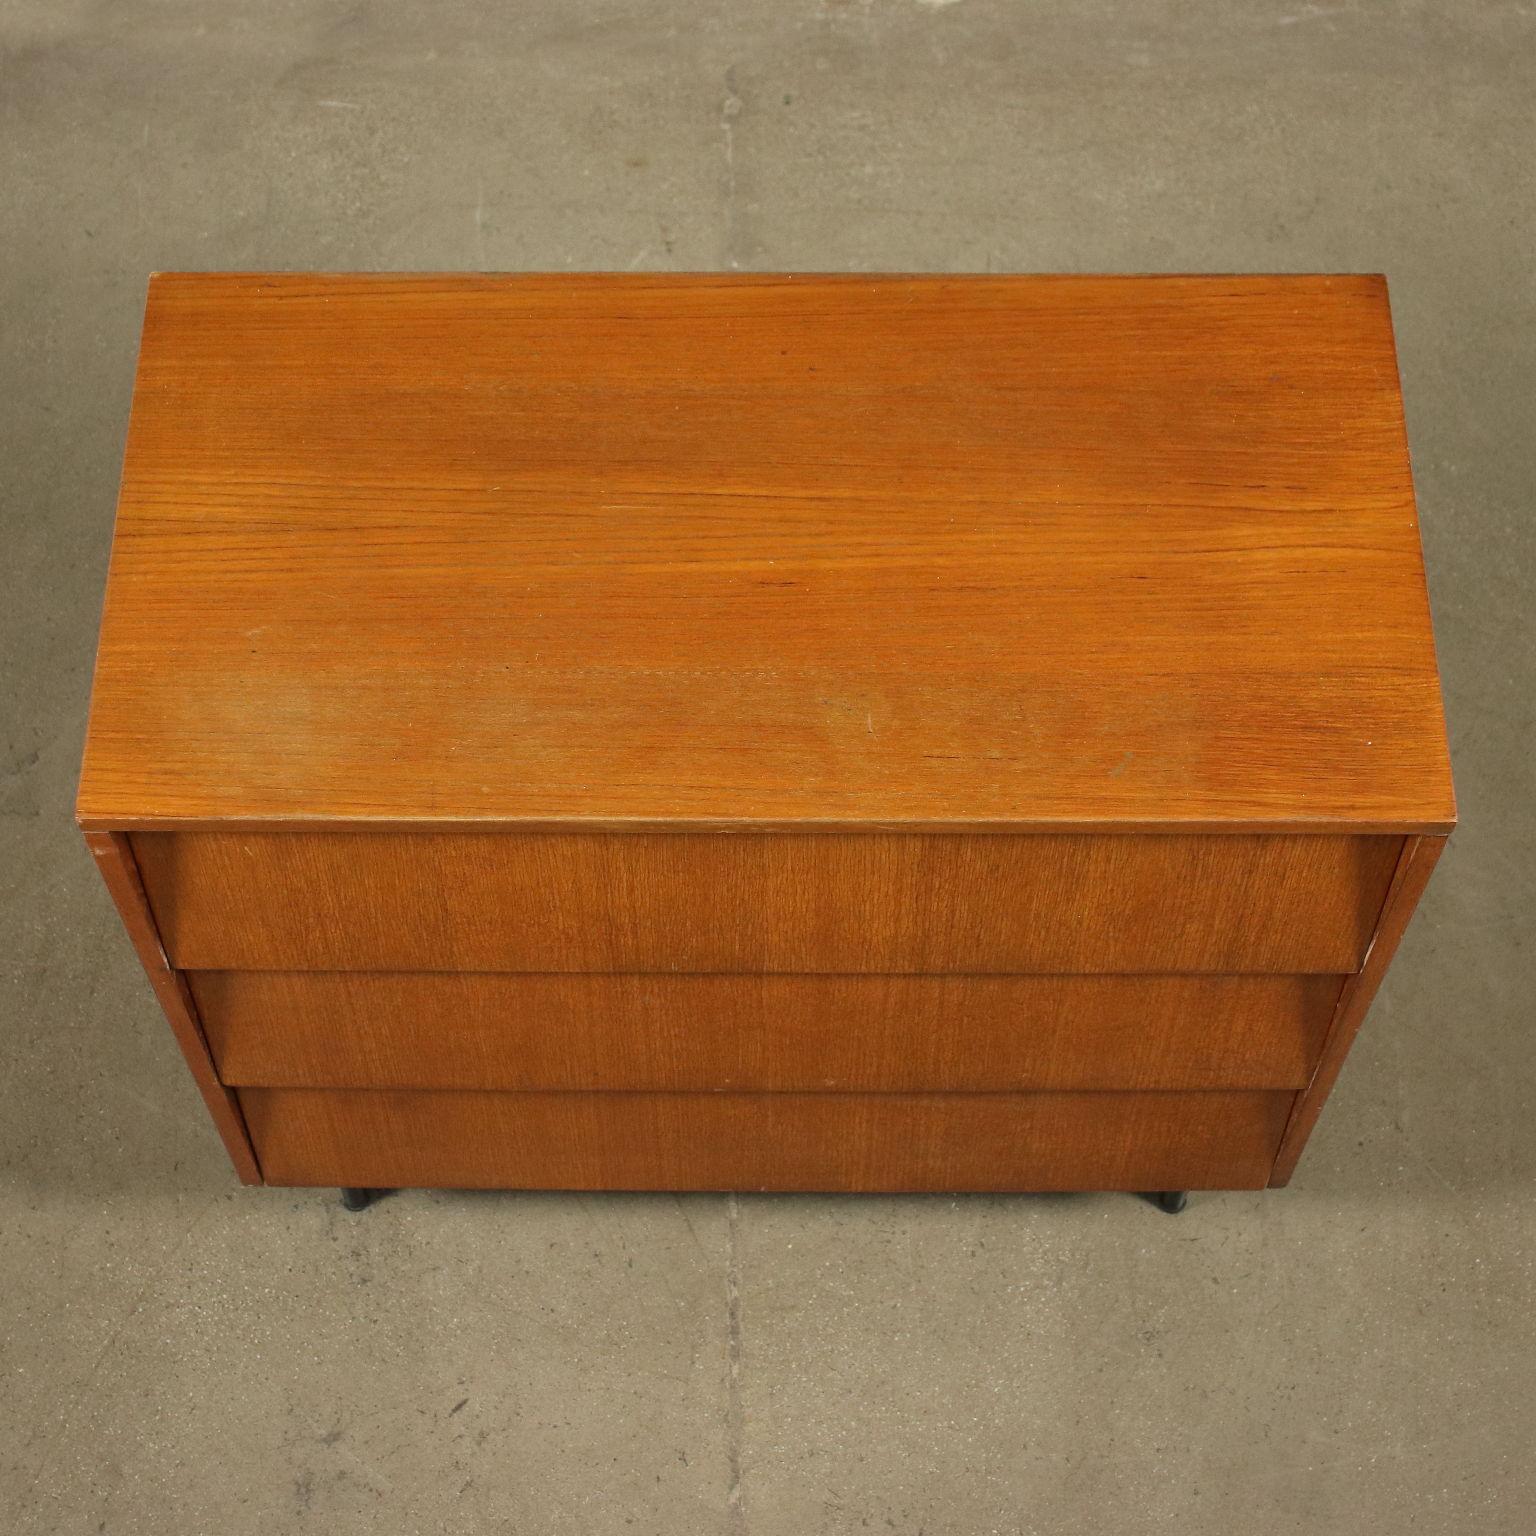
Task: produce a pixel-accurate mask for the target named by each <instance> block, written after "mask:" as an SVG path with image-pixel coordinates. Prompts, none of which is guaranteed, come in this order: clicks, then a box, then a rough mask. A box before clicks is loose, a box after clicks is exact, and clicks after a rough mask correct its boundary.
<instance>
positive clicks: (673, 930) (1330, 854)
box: [133, 831, 1402, 974]
mask: <svg viewBox="0 0 1536 1536" xmlns="http://www.w3.org/2000/svg"><path fill="white" fill-rule="evenodd" d="M1401 841H1402V840H1401V839H1400V838H1393V837H1371V838H1364V837H1362V838H1355V837H1325V836H1317V837H1258V836H1242V835H1234V836H1228V837H1210V836H1194V837H1183V836H1166V837H1133V836H1118V837H1089V836H1085V835H1080V834H1066V835H1049V834H1040V835H1033V836H1021V837H1007V836H968V835H945V834H917V835H906V834H881V833H868V834H863V835H859V834H808V835H804V836H744V835H713V836H711V835H702V834H695V835H689V834H656V833H637V834H633V835H630V836H625V837H611V836H605V835H601V834H595V835H588V834H577V833H549V834H539V833H534V834H526V835H523V834H513V833H493V832H459V833H435V834H416V835H412V834H405V833H360V832H314V831H304V832H297V831H295V832H276V833H272V832H268V833H258V832H172V833H142V832H141V833H135V834H133V842H134V850H135V853H136V856H137V858H138V860H139V864H140V867H141V869H142V870H143V872H144V881H145V884H146V886H147V888H148V890H149V894H150V900H151V902H152V904H153V906H154V910H155V915H156V919H157V921H158V922H159V924H160V930H161V932H162V934H164V936H165V942H166V946H167V950H168V952H169V953H170V955H171V957H172V958H173V960H174V961H175V963H176V964H177V965H179V966H182V967H184V968H186V969H196V970H268V969H271V970H438V971H447V970H489V971H497V970H500V971H652V970H655V971H664V970H679V971H830V972H863V973H868V972H879V973H914V972H953V971H979V972H1039V971H1050V972H1090V971H1165V972H1166V971H1216V972H1235V971H1271V972H1276V973H1279V974H1291V973H1295V972H1305V971H1313V972H1330V973H1343V972H1346V971H1353V970H1354V969H1355V968H1356V967H1357V966H1358V965H1359V963H1360V960H1361V958H1362V957H1363V955H1364V954H1365V949H1366V946H1367V944H1368V943H1369V942H1370V936H1371V933H1372V931H1373V929H1374V927H1375V923H1376V917H1377V914H1378V913H1379V912H1380V910H1381V903H1382V898H1383V897H1384V895H1385V893H1386V889H1387V883H1388V881H1389V880H1390V878H1391V875H1392V870H1393V868H1394V866H1395V864H1396V861H1397V855H1398V850H1399V847H1400V845H1401Z"/></svg>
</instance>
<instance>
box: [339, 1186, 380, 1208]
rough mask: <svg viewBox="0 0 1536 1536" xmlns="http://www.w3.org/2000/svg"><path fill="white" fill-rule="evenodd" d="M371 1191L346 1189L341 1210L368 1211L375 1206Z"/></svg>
mask: <svg viewBox="0 0 1536 1536" xmlns="http://www.w3.org/2000/svg"><path fill="white" fill-rule="evenodd" d="M373 1196H374V1191H373V1190H371V1189H344V1190H342V1192H341V1208H342V1210H344V1211H366V1210H367V1209H368V1207H369V1206H370V1205H372V1204H373Z"/></svg>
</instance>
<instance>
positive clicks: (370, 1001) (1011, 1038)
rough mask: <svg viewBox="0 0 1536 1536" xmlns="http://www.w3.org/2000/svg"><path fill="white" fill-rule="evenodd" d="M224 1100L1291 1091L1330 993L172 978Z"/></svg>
mask: <svg viewBox="0 0 1536 1536" xmlns="http://www.w3.org/2000/svg"><path fill="white" fill-rule="evenodd" d="M186 977H187V981H188V983H189V985H190V986H191V989H192V993H193V996H194V998H195V999H196V1001H197V1006H198V1013H199V1015H200V1017H201V1019H202V1023H203V1029H204V1032H205V1033H206V1035H207V1037H208V1042H209V1045H210V1047H211V1049H212V1051H213V1056H214V1060H215V1062H216V1063H217V1065H218V1069H219V1076H220V1077H221V1078H222V1079H223V1081H224V1082H226V1083H229V1084H233V1085H237V1086H251V1085H255V1086H263V1087H312V1088H314V1087H338V1088H494V1089H517V1090H530V1089H675V1090H685V1091H686V1090H719V1089H737V1090H757V1091H794V1090H799V1091H806V1092H815V1091H827V1090H833V1091H850V1090H867V1091H875V1092H891V1091H898V1090H913V1091H920V1090H925V1089H927V1090H937V1091H954V1090H960V1091H976V1090H985V1089H1020V1088H1035V1089H1073V1088H1079V1089H1081V1088H1093V1089H1102V1088H1112V1089H1128V1088H1129V1089H1135V1088H1188V1089H1197V1088H1198V1089H1204V1088H1300V1087H1302V1086H1304V1085H1305V1084H1306V1082H1307V1081H1308V1079H1309V1078H1310V1076H1311V1072H1312V1068H1313V1066H1314V1064H1315V1063H1316V1061H1317V1057H1318V1052H1319V1050H1320V1048H1321V1043H1322V1037H1323V1032H1324V1031H1325V1030H1326V1028H1327V1026H1328V1021H1329V1019H1330V1018H1331V1017H1332V1013H1333V1007H1334V1003H1335V1002H1336V1000H1337V998H1338V993H1339V988H1340V984H1341V979H1340V978H1339V977H1337V976H721V975H704V976H690V975H682V976H679V975H660V974H650V975H642V974H629V975H560V974H544V975H515V974H494V973H488V972H463V973H458V974H451V973H441V972H440V973H435V974H428V973H415V974H413V973H402V972H391V971H377V972H357V971H352V972H349V971H189V972H187V973H186Z"/></svg>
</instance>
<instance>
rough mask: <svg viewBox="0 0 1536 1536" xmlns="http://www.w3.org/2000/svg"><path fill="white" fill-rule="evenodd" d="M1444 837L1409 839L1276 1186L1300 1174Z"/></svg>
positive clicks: (1278, 1162)
mask: <svg viewBox="0 0 1536 1536" xmlns="http://www.w3.org/2000/svg"><path fill="white" fill-rule="evenodd" d="M1445 842H1446V840H1445V838H1443V837H1410V838H1408V839H1406V840H1405V841H1404V844H1403V852H1402V857H1401V859H1400V860H1399V861H1398V867H1397V870H1396V872H1395V874H1394V876H1393V880H1392V887H1391V889H1390V891H1389V892H1388V894H1387V899H1386V902H1385V904H1384V906H1383V908H1382V914H1381V925H1380V927H1379V928H1378V929H1377V932H1376V937H1375V940H1374V942H1373V943H1372V945H1371V949H1370V953H1369V955H1368V956H1367V957H1366V961H1365V964H1364V966H1363V967H1362V968H1361V970H1360V971H1359V972H1358V974H1356V975H1354V976H1351V977H1349V978H1348V980H1346V982H1345V983H1344V990H1343V991H1342V993H1341V994H1340V996H1339V1002H1338V1007H1337V1010H1336V1012H1335V1014H1334V1018H1333V1022H1332V1024H1331V1026H1330V1027H1329V1030H1328V1036H1327V1039H1326V1041H1325V1042H1324V1045H1323V1050H1322V1054H1321V1056H1320V1058H1319V1060H1318V1065H1317V1070H1316V1071H1315V1072H1314V1073H1313V1075H1312V1080H1311V1082H1310V1083H1309V1084H1308V1085H1307V1087H1306V1088H1305V1089H1304V1090H1303V1091H1302V1092H1301V1093H1299V1094H1297V1095H1296V1102H1295V1105H1294V1106H1293V1109H1292V1112H1291V1116H1290V1122H1289V1124H1288V1125H1287V1126H1286V1129H1285V1136H1284V1138H1283V1139H1282V1141H1281V1143H1280V1150H1279V1153H1278V1154H1277V1156H1276V1158H1275V1166H1274V1170H1273V1172H1272V1174H1271V1176H1270V1181H1269V1182H1270V1183H1271V1184H1272V1185H1276V1186H1278V1185H1283V1184H1286V1183H1289V1181H1290V1177H1291V1175H1292V1174H1293V1173H1294V1172H1295V1171H1296V1164H1297V1161H1298V1160H1299V1159H1300V1157H1301V1154H1302V1151H1303V1149H1304V1148H1305V1147H1306V1144H1307V1138H1308V1137H1309V1136H1310V1135H1311V1134H1312V1128H1313V1127H1314V1126H1315V1125H1316V1124H1317V1118H1318V1116H1319V1115H1320V1114H1321V1113H1322V1111H1323V1105H1324V1104H1325V1103H1326V1102H1327V1100H1328V1095H1329V1094H1330V1093H1331V1092H1332V1091H1333V1085H1334V1083H1335V1082H1337V1081H1338V1076H1339V1072H1340V1070H1341V1069H1342V1068H1343V1066H1344V1059H1345V1057H1346V1056H1348V1055H1349V1048H1350V1046H1351V1045H1353V1044H1354V1040H1355V1036H1356V1035H1357V1034H1358V1033H1359V1032H1360V1026H1361V1025H1362V1024H1363V1023H1364V1022H1365V1016H1366V1013H1367V1012H1368V1011H1369V1009H1370V1006H1371V1001H1372V999H1373V998H1374V997H1375V996H1376V989H1377V988H1378V987H1379V986H1380V985H1381V981H1382V977H1384V976H1385V975H1386V974H1387V967H1388V966H1389V965H1390V964H1391V963H1392V957H1393V955H1395V954H1396V953H1397V946H1398V943H1399V942H1400V941H1401V939H1402V937H1403V934H1404V932H1405V931H1406V929H1407V927H1408V922H1409V919H1410V918H1411V917H1412V916H1413V914H1414V910H1415V909H1416V908H1417V906H1418V904H1419V897H1421V896H1422V895H1423V894H1424V887H1425V886H1426V885H1427V884H1428V883H1429V877H1430V874H1431V873H1432V872H1433V870H1434V867H1435V863H1436V861H1437V860H1438V859H1439V857H1440V854H1441V851H1442V850H1443V849H1444V847H1445Z"/></svg>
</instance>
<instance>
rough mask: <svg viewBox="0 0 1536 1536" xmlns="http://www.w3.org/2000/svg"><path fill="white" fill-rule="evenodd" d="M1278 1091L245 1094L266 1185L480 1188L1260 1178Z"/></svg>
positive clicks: (1220, 1184)
mask: <svg viewBox="0 0 1536 1536" xmlns="http://www.w3.org/2000/svg"><path fill="white" fill-rule="evenodd" d="M1294 1097H1295V1095H1294V1094H1291V1093H1283V1092H1282V1093H1014V1094H1004V1093H967V1094H827V1093H823V1094H796V1093H782V1094H737V1093H698V1094H679V1093H443V1092H431V1093H418V1092H398V1091H384V1092H360V1091H354V1090H343V1089H318V1088H246V1089H242V1090H241V1092H240V1103H241V1107H242V1109H243V1110H244V1113H245V1118H246V1123H247V1124H248V1125H249V1127H250V1131H251V1137H252V1140H253V1141H254V1143H255V1147H256V1154H257V1157H258V1158H259V1160H260V1162H261V1169H262V1173H263V1175H264V1177H265V1178H266V1180H267V1182H268V1183H271V1184H336V1185H361V1186H364V1187H379V1188H391V1187H428V1188H483V1189H675V1190H687V1189H741V1190H747V1189H754V1190H829V1191H859V1190H893V1191H894V1190H1052V1189H1259V1188H1262V1187H1263V1185H1264V1184H1265V1183H1266V1182H1267V1180H1268V1177H1269V1170H1270V1166H1271V1164H1272V1162H1273V1160H1274V1154H1275V1150H1276V1148H1277V1147H1278V1145H1279V1141H1280V1135H1281V1131H1282V1130H1283V1128H1284V1125H1285V1120H1286V1116H1287V1114H1288V1113H1289V1111H1290V1107H1291V1103H1292V1100H1293V1099H1294Z"/></svg>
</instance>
